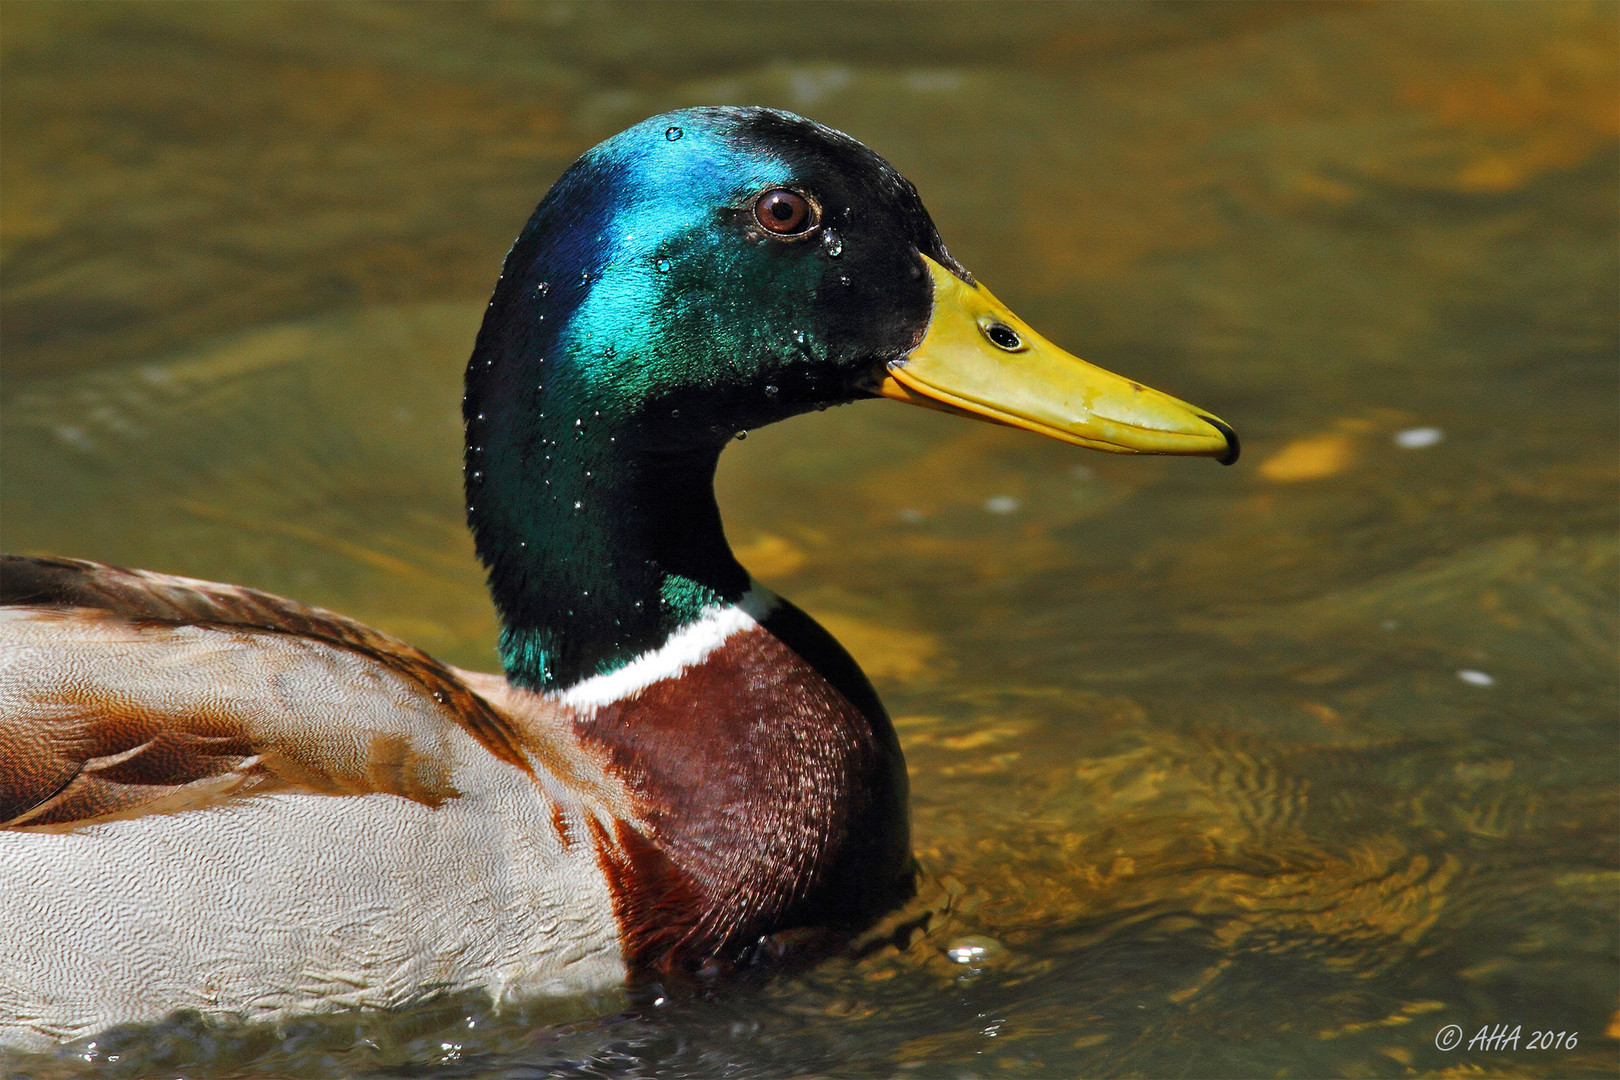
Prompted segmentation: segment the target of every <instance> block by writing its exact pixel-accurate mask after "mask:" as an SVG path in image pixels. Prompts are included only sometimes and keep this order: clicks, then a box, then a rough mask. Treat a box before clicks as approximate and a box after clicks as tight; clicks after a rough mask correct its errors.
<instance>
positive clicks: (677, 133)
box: [664, 126, 686, 142]
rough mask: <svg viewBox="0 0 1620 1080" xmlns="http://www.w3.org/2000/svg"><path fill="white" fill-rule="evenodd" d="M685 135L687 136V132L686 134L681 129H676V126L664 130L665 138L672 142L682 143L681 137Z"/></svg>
mask: <svg viewBox="0 0 1620 1080" xmlns="http://www.w3.org/2000/svg"><path fill="white" fill-rule="evenodd" d="M685 134H686V132H684V131H682V130H681V129H680V128H678V127H674V126H670V127H667V128H665V129H664V138H666V139H668V140H669V141H670V142H680V141H681V136H682V135H685Z"/></svg>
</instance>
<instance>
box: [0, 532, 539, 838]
mask: <svg viewBox="0 0 1620 1080" xmlns="http://www.w3.org/2000/svg"><path fill="white" fill-rule="evenodd" d="M0 605H3V606H0V617H3V619H4V622H3V623H0V825H3V826H10V827H50V826H56V827H62V826H72V825H74V824H78V823H83V822H85V821H87V820H90V819H96V820H100V819H104V818H106V817H108V816H121V815H127V814H130V813H149V812H154V811H158V810H173V809H182V808H186V807H188V806H194V805H198V804H199V803H207V802H212V801H217V800H219V799H221V798H228V797H234V796H239V795H243V794H250V793H255V792H260V791H264V790H270V789H275V788H285V787H299V788H304V789H309V790H315V791H324V792H330V793H334V794H338V793H362V792H368V791H385V792H391V793H394V794H400V795H405V796H406V797H409V798H414V799H418V800H419V801H425V802H429V803H436V802H439V801H442V800H443V799H445V798H448V797H451V796H453V795H454V794H455V790H454V788H453V786H452V785H451V784H450V781H449V776H448V771H447V769H448V766H447V764H446V760H445V754H444V748H443V743H442V738H443V736H444V732H445V729H446V728H447V727H448V726H449V725H458V726H460V727H461V728H462V729H464V730H465V731H466V732H468V733H469V734H471V735H472V736H473V737H474V738H476V739H477V740H478V741H479V742H480V743H481V744H482V745H484V746H485V747H486V748H487V749H488V750H489V751H490V752H491V753H493V754H495V755H496V756H497V757H499V758H502V759H503V760H506V761H508V762H510V763H512V764H514V765H516V766H517V767H519V768H522V769H524V770H526V771H528V769H529V766H528V764H527V760H526V758H525V756H524V755H523V754H522V753H521V752H520V751H519V750H518V745H519V736H518V734H517V733H516V732H515V731H514V730H513V729H512V727H511V726H510V723H509V722H508V721H507V719H506V718H505V717H504V716H502V715H501V714H500V713H499V712H497V711H496V710H495V709H494V708H493V707H491V706H490V704H489V703H488V702H487V701H486V700H485V699H484V698H482V697H480V696H479V695H478V694H476V693H474V692H473V691H472V690H471V689H470V688H468V686H467V685H466V684H465V683H464V682H463V681H462V680H461V679H460V678H459V677H457V675H456V674H455V673H454V672H453V671H452V670H451V669H449V668H446V667H445V666H444V665H442V664H440V663H439V662H438V661H435V660H433V659H432V658H431V657H429V656H427V655H425V654H424V653H421V652H420V651H418V650H416V649H413V648H411V647H410V646H408V645H405V644H403V643H402V642H399V641H397V640H396V639H394V638H391V637H389V636H388V635H386V634H382V633H380V632H378V631H376V630H373V629H371V628H369V627H366V626H364V625H362V624H360V623H357V622H354V621H353V620H350V619H345V618H343V617H342V616H338V615H334V614H332V613H331V612H326V611H322V610H320V609H318V608H310V607H305V606H303V605H301V604H296V603H294V602H292V601H290V600H285V599H283V598H281V597H277V596H272V595H270V594H268V593H262V592H258V591H256V590H252V589H241V588H235V587H232V586H227V585H216V584H212V583H208V582H198V581H191V580H189V579H186V578H176V577H168V576H166V575H160V574H150V573H145V572H141V571H132V570H121V569H118V568H114V567H107V566H102V565H100V564H96V563H89V562H82V561H79V560H70V559H35V558H23V557H17V556H5V557H3V559H0Z"/></svg>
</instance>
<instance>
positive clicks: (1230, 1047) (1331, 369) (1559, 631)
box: [0, 3, 1620, 1077]
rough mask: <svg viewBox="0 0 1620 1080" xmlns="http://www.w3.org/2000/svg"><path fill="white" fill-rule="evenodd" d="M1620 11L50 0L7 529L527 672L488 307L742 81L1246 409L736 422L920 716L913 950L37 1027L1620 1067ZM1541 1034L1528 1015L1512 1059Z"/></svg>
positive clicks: (952, 1057) (726, 1069) (746, 556)
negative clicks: (1067, 434) (361, 1010)
mask: <svg viewBox="0 0 1620 1080" xmlns="http://www.w3.org/2000/svg"><path fill="white" fill-rule="evenodd" d="M1617 24H1620V8H1617V7H1616V6H1615V5H1613V4H1605V5H1595V6H1579V5H1577V6H1565V5H1559V4H1534V5H1484V4H1475V5H1445V4H1429V5H1395V6H1388V7H1372V6H1356V7H1315V6H1304V5H1288V6H1282V7H1249V6H1237V5H1215V6H1192V7H1183V6H1173V5H1153V6H1147V5H1122V6H1112V5H1110V6H1102V7H1091V6H1070V5H1055V4H1054V5H1040V6H1032V7H1024V6H1015V5H1007V6H997V7H991V8H981V7H975V6H970V5H951V6H924V7H908V6H882V7H868V6H845V5H826V6H808V5H785V4H782V5H767V6H721V7H702V6H655V7H638V6H594V5H583V4H582V5H536V6H526V5H506V4H496V5H491V6H471V5H416V6H406V7H378V6H313V5H307V6H306V5H253V4H237V5H229V6H208V5H186V6H178V7H168V6H146V5H133V6H123V5H119V6H110V7H101V6H92V5H48V6H37V7H36V6H30V5H27V4H20V3H8V4H6V5H4V7H3V9H0V49H3V56H0V59H3V65H4V67H3V72H0V138H3V143H4V154H3V155H0V244H3V261H0V289H3V293H0V301H3V302H0V334H3V350H4V351H3V369H0V370H3V375H4V381H3V388H0V451H3V455H4V456H3V463H0V464H3V468H0V515H3V517H0V529H3V533H0V539H3V541H4V545H5V547H6V548H7V549H9V550H13V551H31V552H56V553H61V554H73V555H80V556H87V557H91V558H96V559H102V560H106V561H110V562H115V563H123V564H133V565H138V566H144V567H148V568H151V569H157V570H164V571H171V572H177V573H183V574H188V575H191V576H196V577H205V578H215V579H223V580H227V581H236V582H241V583H245V584H250V585H255V586H258V587H261V588H266V589H271V590H274V591H277V592H281V593H285V594H287V595H290V596H293V597H296V598H298V599H300V600H304V601H308V602H312V603H317V604H321V605H325V606H328V607H333V608H337V609H339V610H342V611H345V612H347V613H350V614H353V615H355V616H358V617H360V618H363V619H366V620H368V621H371V622H374V623H376V624H377V625H379V626H381V627H383V628H385V629H387V630H390V631H392V632H394V633H397V634H399V635H401V636H404V637H406V638H408V639H410V640H412V641H414V642H416V643H417V644H420V645H422V646H423V647H425V648H427V649H429V650H430V651H432V652H434V653H436V654H438V655H439V656H441V657H443V658H445V659H447V660H450V661H453V662H455V663H458V664H463V665H469V666H477V667H485V668H488V667H491V666H493V663H494V659H493V649H492V641H493V623H492V619H491V614H490V608H489V604H488V601H487V599H486V598H485V595H484V593H483V590H482V585H481V581H480V576H479V573H478V571H477V568H476V566H475V564H474V562H473V558H472V549H471V544H470V542H469V541H468V539H467V537H466V536H465V534H464V531H463V526H462V522H461V515H460V498H459V494H458V483H459V479H458V467H459V438H460V432H459V424H458V418H457V417H458V401H459V380H460V372H461V365H462V364H463V363H464V361H465V358H466V356H467V353H468V351H469V349H470V346H471V341H472V335H473V332H474V330H475V328H476V324H477V319H478V317H479V315H480V312H481V310H482V306H483V301H484V299H485V298H486V296H487V294H488V291H489V289H490V288H491V286H492V284H493V281H494V278H495V274H496V272H497V270H498V267H499V264H500V261H501V258H502V256H503V255H504V253H505V251H506V247H507V245H508V243H509V242H510V240H511V237H512V236H513V235H515V233H516V231H517V229H518V227H519V226H520V225H521V224H522V223H523V221H524V220H525V218H526V217H527V215H528V214H529V212H530V210H531V209H532V207H533V205H534V203H535V202H536V201H537V200H538V199H539V197H540V195H541V194H542V193H543V192H544V190H545V188H546V187H547V185H548V184H549V183H550V182H551V181H552V180H553V179H554V178H555V177H556V175H557V174H558V173H559V172H560V171H561V170H562V169H563V168H564V167H565V166H566V164H567V163H568V162H569V161H570V160H572V158H573V157H574V156H575V155H577V154H578V153H579V152H581V151H582V150H584V149H585V148H587V147H588V146H590V145H591V144H592V143H594V142H596V141H597V140H598V139H600V138H603V137H605V136H606V135H609V134H611V133H612V132H614V131H616V130H618V129H620V128H621V127H624V126H626V125H627V124H629V123H632V122H634V121H636V120H639V119H641V118H642V117H644V116H647V115H650V114H652V113H655V112H659V111H662V110H664V109H667V108H671V107H675V106H680V105H687V104H697V103H717V102H718V103H763V104H771V105H778V106H783V107H786V108H791V109H794V110H796V111H800V112H803V113H805V114H807V115H810V116H813V117H815V118H817V119H820V120H823V121H825V122H827V123H830V124H833V125H835V126H837V127H840V128H843V129H845V130H847V131H849V132H851V133H852V134H854V135H856V136H857V137H859V138H861V139H863V140H864V141H866V142H868V143H869V144H870V145H872V146H873V147H875V148H877V149H878V150H879V152H881V153H883V154H884V155H885V156H887V157H889V158H890V159H891V160H892V161H893V162H894V163H895V164H896V165H897V166H898V167H899V168H900V169H901V170H902V171H904V172H905V173H906V174H907V175H909V176H910V177H911V178H912V179H913V180H914V181H915V182H916V183H917V185H918V187H919V188H920V189H921V191H922V194H923V197H924V199H925V201H926V202H927V204H928V206H929V207H930V209H931V210H932V212H933V214H934V217H935V219H936V220H937V222H938V224H939V226H940V229H941V232H942V233H943V234H944V236H945V238H946V241H947V243H949V244H950V245H951V248H952V251H953V252H954V253H955V254H957V255H958V256H959V257H960V258H961V259H962V261H963V262H964V263H965V264H966V265H968V266H969V267H971V268H972V269H973V270H974V271H975V272H976V273H977V274H978V275H979V276H980V277H982V278H983V279H984V280H985V281H986V282H987V283H988V284H989V285H990V286H991V287H992V288H993V289H994V290H995V291H996V292H997V293H998V294H999V295H1000V296H1001V297H1002V298H1003V299H1005V300H1006V301H1008V302H1009V303H1010V304H1011V305H1012V306H1013V307H1014V308H1015V309H1016V310H1018V311H1019V312H1020V314H1022V315H1023V316H1025V317H1026V318H1028V319H1029V321H1030V322H1031V323H1032V324H1033V325H1035V326H1036V327H1037V328H1039V329H1041V330H1042V331H1043V332H1044V333H1046V334H1047V335H1048V336H1050V337H1052V338H1054V339H1056V340H1057V341H1059V342H1060V343H1063V344H1064V345H1066V346H1068V347H1070V348H1072V349H1073V350H1074V351H1076V352H1078V353H1080V354H1081V355H1084V356H1086V357H1088V358H1089V359H1092V360H1094V361H1096V362H1098V363H1100V364H1103V365H1104V366H1106V367H1109V368H1112V369H1115V370H1118V371H1121V372H1124V373H1126V374H1128V375H1131V376H1133V377H1135V378H1139V379H1141V380H1143V381H1145V382H1148V383H1150V384H1152V385H1155V386H1159V387H1162V388H1164V389H1165V390H1168V391H1170V392H1172V393H1174V394H1176V395H1177V396H1181V397H1185V398H1187V399H1189V400H1192V401H1196V402H1198V403H1199V404H1201V405H1204V406H1206V407H1208V408H1210V409H1213V410H1215V411H1216V412H1217V413H1219V414H1220V415H1222V416H1224V417H1225V418H1226V419H1228V420H1229V421H1231V422H1232V423H1233V424H1234V425H1235V426H1236V427H1237V428H1238V430H1239V431H1240V432H1241V433H1242V435H1243V436H1244V441H1245V444H1246V452H1245V456H1244V459H1243V461H1242V462H1241V463H1240V464H1239V465H1238V466H1237V467H1235V468H1232V469H1220V468H1217V467H1215V466H1214V465H1213V464H1211V463H1209V462H1208V461H1202V460H1162V459H1139V460H1133V459H1122V458H1113V457H1107V456H1104V455H1099V454H1092V453H1087V452H1085V451H1081V450H1077V449H1075V448H1073V447H1068V446H1063V445H1059V444H1056V443H1049V442H1045V441H1042V440H1039V439H1037V438H1035V437H1033V436H1028V435H1023V434H1020V433H1018V432H1013V431H1009V430H1001V429H994V428H990V427H987V426H981V425H973V424H962V423H959V422H956V421H953V420H951V419H949V418H946V417H942V416H937V415H932V414H927V413H924V412H922V411H920V410H905V409H900V408H897V407H895V406H893V405H892V404H890V403H886V402H885V403H871V404H864V405H859V406H852V407H850V408H846V409H840V410H835V411H833V412H829V413H827V414H824V415H816V416H810V417H806V418H803V419H800V420H796V421H793V422H790V423H787V424H783V425H780V426H778V427H776V428H772V429H768V430H764V431H758V432H754V433H752V435H751V437H750V438H749V440H748V441H747V442H746V443H745V444H743V445H741V446H737V447H734V448H733V449H732V450H731V451H730V452H729V453H728V454H727V457H726V459H725V461H724V463H723V465H722V470H721V481H720V486H721V502H722V506H723V508H724V509H725V511H726V514H727V521H728V529H729V532H730V535H731V536H732V538H733V540H734V542H735V544H736V545H737V547H738V550H739V554H740V555H741V557H742V559H743V561H744V562H745V563H746V564H747V565H749V566H750V567H751V568H752V569H753V570H754V571H755V573H756V574H757V575H758V576H759V577H760V578H762V579H763V580H765V581H767V582H769V583H770V584H771V585H772V586H774V587H776V588H777V589H778V590H779V591H781V592H784V593H786V594H787V595H789V596H791V597H793V598H794V599H796V600H798V601H799V602H801V603H802V604H803V605H804V606H806V607H807V608H808V609H809V610H810V611H812V612H813V613H815V614H816V615H817V616H818V617H820V618H821V619H823V621H824V622H825V623H826V625H827V626H828V627H829V628H830V629H832V630H833V631H834V633H836V634H837V635H838V636H839V637H840V638H841V639H842V640H844V641H845V642H846V643H847V644H848V645H849V646H850V648H851V649H852V651H854V653H855V654H856V655H857V657H858V658H860V659H861V661H862V662H863V663H864V664H865V666H866V667H867V670H868V671H869V672H870V673H871V674H872V675H873V677H874V679H875V681H876V682H877V684H878V687H879V689H880V691H881V692H882V693H883V695H884V697H885V699H886V700H887V702H888V704H889V706H890V709H891V711H892V712H893V713H894V715H895V717H896V721H897V724H898V726H899V729H900V733H901V737H902V741H903V742H904V745H905V750H906V754H907V758H908V760H909V762H910V768H911V776H912V791H913V799H914V829H915V836H916V847H917V853H918V856H919V857H920V859H921V862H922V864H923V866H924V868H925V870H926V878H925V881H924V885H923V889H922V893H921V895H920V896H919V898H918V900H917V902H916V903H915V904H914V905H913V906H912V908H911V909H909V910H908V911H907V912H905V913H902V914H901V915H900V916H897V918H896V920H895V922H894V923H893V924H891V926H890V927H889V928H888V929H889V930H890V931H891V934H890V940H889V943H887V944H884V943H876V944H874V945H873V947H871V948H870V949H869V950H867V951H866V952H865V953H864V954H862V955H858V956H851V957H842V958H837V959H834V960H832V961H830V962H828V963H826V964H823V965H822V966H820V967H818V968H815V969H814V970H811V971H809V972H805V973H801V974H797V975H787V976H779V977H776V978H771V979H763V980H761V981H759V982H758V983H757V984H748V985H744V986H740V987H736V988H732V989H730V990H727V991H725V992H723V993H720V994H717V995H714V996H711V997H703V996H693V995H691V994H690V993H678V992H676V991H674V990H670V991H669V992H668V993H667V994H663V995H660V994H659V993H658V992H657V991H656V990H652V991H646V992H637V993H633V994H629V995H610V996H609V997H607V998H604V999H600V1000H591V1001H573V1002H561V1003H542V1004H538V1005H535V1006H533V1007H531V1008H529V1009H528V1010H526V1011H518V1012H511V1011H508V1012H503V1013H492V1012H491V1011H490V1010H489V1008H488V1007H487V1006H486V1005H484V1004H481V1003H479V1002H478V1001H461V1000H452V1001H447V1002H442V1003H438V1004H435V1005H434V1006H431V1007H425V1008H423V1009H420V1010H416V1011H413V1012H411V1013H408V1014H404V1015H397V1016H396V1015H376V1014H370V1015H364V1016H349V1017H341V1018H337V1019H327V1020H320V1021H310V1022H307V1023H301V1024H294V1025H291V1026H289V1027H288V1028H287V1029H285V1030H282V1031H276V1030H271V1029H267V1028H249V1029H245V1030H244V1029H232V1028H216V1027H211V1026H208V1025H203V1024H201V1023H199V1022H198V1021H196V1020H195V1019H194V1018H193V1019H187V1018H179V1019H177V1020H176V1021H175V1022H174V1023H171V1024H166V1025H163V1026H161V1027H159V1028H157V1029H155V1030H137V1031H130V1032H124V1033H120V1034H118V1035H117V1036H115V1037H111V1038H103V1039H101V1040H99V1041H98V1044H97V1045H96V1046H95V1047H94V1048H90V1047H85V1046H79V1047H74V1048H71V1051H72V1052H71V1055H69V1054H66V1053H65V1054H64V1055H63V1056H60V1057H57V1058H30V1059H15V1060H12V1061H10V1062H7V1063H4V1064H5V1066H6V1068H7V1069H9V1070H10V1071H11V1073H12V1074H14V1075H34V1076H60V1075H71V1074H73V1073H75V1072H77V1071H88V1072H91V1073H94V1074H97V1075H107V1076H126V1075H187V1076H191V1075H198V1074H210V1073H212V1074H219V1073H229V1074H233V1075H274V1076H333V1075H346V1074H357V1075H372V1074H377V1075H408V1076H417V1077H430V1076H445V1077H449V1076H456V1077H464V1076H477V1077H483V1076H544V1075H581V1076H586V1075H589V1076H599V1075H600V1076H636V1075H649V1074H657V1075H660V1076H701V1077H711V1076H743V1077H748V1076H754V1077H774V1076H799V1075H818V1074H825V1075H837V1076H913V1075H914V1076H926V1077H933V1076H951V1077H954V1076H981V1077H989V1076H1078V1075H1101V1076H1136V1075H1148V1076H1182V1075H1187V1076H1209V1075H1225V1076H1237V1075H1295V1076H1323V1075H1349V1076H1388V1075H1404V1074H1408V1073H1416V1074H1425V1075H1432V1074H1436V1073H1443V1074H1447V1075H1459V1076H1465V1075H1470V1076H1471V1075H1539V1076H1581V1075H1614V1074H1615V1073H1616V1072H1620V1067H1617V1043H1616V1037H1617V1036H1620V1013H1617V1011H1616V1009H1617V1004H1620V1002H1617V990H1620V979H1617V962H1616V961H1617V949H1620V943H1617V933H1616V929H1617V920H1616V910H1617V901H1620V887H1617V886H1620V857H1617V837H1620V830H1617V821H1616V817H1617V815H1616V809H1617V805H1620V800H1617V791H1616V789H1617V777H1620V732H1617V723H1616V721H1617V716H1620V701H1617V687H1616V663H1617V658H1616V639H1617V615H1620V597H1617V587H1616V581H1617V570H1620V558H1617V550H1616V549H1617V516H1620V490H1617V475H1616V473H1617V460H1620V454H1617V451H1620V446H1617V437H1616V436H1617V426H1620V396H1617V392H1616V389H1617V387H1616V383H1617V368H1616V356H1617V342H1616V333H1617V330H1616V323H1617V318H1616V295H1617V288H1620V273H1617V267H1616V250H1617V243H1616V241H1617V238H1620V227H1617V221H1616V213H1617V209H1616V208H1617V205H1620V185H1617V177H1616V162H1617V153H1616V150H1617V142H1616V136H1617V127H1620V89H1617V85H1616V74H1617V67H1616V55H1617V49H1620V40H1617V39H1620V35H1617ZM925 916H926V918H925ZM906 920H910V926H911V928H910V929H909V930H907V929H906V927H905V926H904V925H902V924H903V923H905V922H906ZM896 927H899V928H900V929H899V932H898V933H894V931H895V928H896ZM1452 1024H1455V1025H1458V1026H1459V1027H1460V1028H1461V1029H1462V1031H1463V1033H1464V1039H1463V1045H1461V1046H1459V1047H1458V1048H1456V1049H1454V1050H1450V1051H1444V1050H1441V1049H1438V1048H1437V1046H1436V1037H1437V1033H1440V1032H1441V1031H1442V1030H1443V1029H1444V1028H1446V1026H1447V1025H1452ZM1495 1024H1507V1025H1509V1026H1510V1027H1511V1026H1514V1025H1519V1026H1522V1032H1521V1037H1520V1039H1519V1041H1518V1044H1517V1045H1516V1046H1504V1047H1498V1048H1496V1049H1488V1048H1486V1047H1484V1046H1482V1045H1478V1044H1476V1045H1474V1046H1472V1048H1471V1047H1470V1045H1469V1044H1470V1042H1472V1041H1473V1040H1474V1036H1475V1035H1476V1033H1477V1032H1478V1031H1479V1029H1480V1028H1481V1027H1482V1026H1484V1025H1495ZM1547 1030H1551V1031H1553V1032H1555V1033H1556V1032H1561V1031H1562V1032H1575V1033H1578V1037H1577V1040H1576V1046H1575V1048H1574V1049H1569V1048H1567V1047H1565V1048H1562V1049H1553V1050H1539V1049H1531V1048H1529V1047H1528V1046H1527V1044H1528V1043H1529V1041H1530V1039H1531V1036H1532V1033H1533V1032H1537V1031H1547ZM1566 1041H1567V1040H1566ZM115 1059H116V1060H115Z"/></svg>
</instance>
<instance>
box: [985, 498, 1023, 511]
mask: <svg viewBox="0 0 1620 1080" xmlns="http://www.w3.org/2000/svg"><path fill="white" fill-rule="evenodd" d="M1022 505H1023V503H1021V502H1019V501H1018V499H1017V498H1016V497H1014V496H1012V495H992V496H990V497H989V498H988V499H986V500H984V508H985V510H987V511H988V512H990V513H992V514H1003V515H1005V514H1016V513H1017V512H1018V508H1019V507H1020V506H1022Z"/></svg>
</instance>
